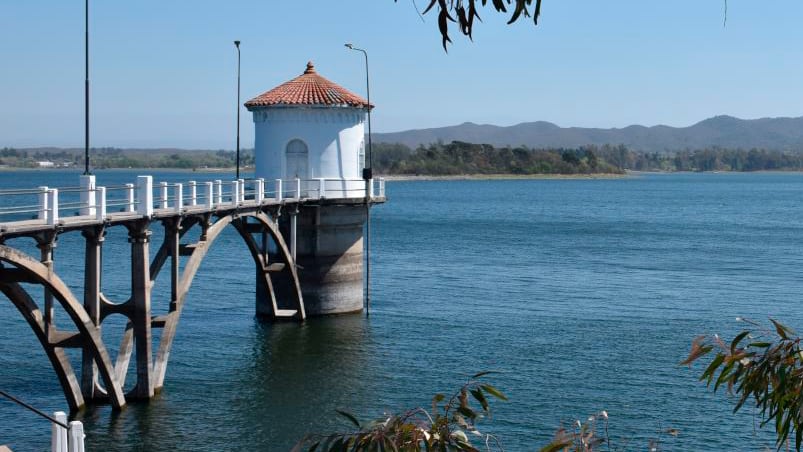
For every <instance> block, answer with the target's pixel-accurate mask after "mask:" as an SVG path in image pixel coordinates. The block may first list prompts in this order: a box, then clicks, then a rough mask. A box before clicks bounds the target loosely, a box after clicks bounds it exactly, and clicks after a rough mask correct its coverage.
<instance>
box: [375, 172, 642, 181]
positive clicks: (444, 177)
mask: <svg viewBox="0 0 803 452" xmlns="http://www.w3.org/2000/svg"><path fill="white" fill-rule="evenodd" d="M378 176H379V177H381V178H384V179H385V180H386V181H450V180H531V179H573V180H576V179H624V178H628V177H632V176H633V175H631V174H630V173H629V172H628V173H625V174H608V173H595V174H453V175H441V176H438V175H424V174H421V175H404V174H380V175H378Z"/></svg>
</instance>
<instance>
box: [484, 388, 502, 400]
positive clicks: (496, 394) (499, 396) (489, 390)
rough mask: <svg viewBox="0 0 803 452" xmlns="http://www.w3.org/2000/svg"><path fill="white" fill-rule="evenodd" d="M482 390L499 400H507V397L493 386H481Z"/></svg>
mask: <svg viewBox="0 0 803 452" xmlns="http://www.w3.org/2000/svg"><path fill="white" fill-rule="evenodd" d="M480 389H482V390H483V391H485V392H486V393H488V394H490V395H492V396H494V397H496V398H497V399H499V400H507V397H506V396H505V395H504V394H502V393H501V392H499V390H498V389H496V388H494V387H493V386H491V385H480Z"/></svg>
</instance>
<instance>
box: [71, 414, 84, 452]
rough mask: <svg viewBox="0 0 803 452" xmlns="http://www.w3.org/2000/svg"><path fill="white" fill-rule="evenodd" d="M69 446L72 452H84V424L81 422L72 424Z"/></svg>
mask: <svg viewBox="0 0 803 452" xmlns="http://www.w3.org/2000/svg"><path fill="white" fill-rule="evenodd" d="M67 445H68V447H69V451H70V452H84V424H82V423H81V422H80V421H72V422H70V433H69V437H68V443H67Z"/></svg>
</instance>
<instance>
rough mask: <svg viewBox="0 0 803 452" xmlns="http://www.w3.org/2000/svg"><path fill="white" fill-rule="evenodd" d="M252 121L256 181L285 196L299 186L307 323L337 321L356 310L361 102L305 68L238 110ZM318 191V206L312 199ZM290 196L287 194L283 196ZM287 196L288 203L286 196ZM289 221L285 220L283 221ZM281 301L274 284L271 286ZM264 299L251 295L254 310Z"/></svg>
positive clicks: (362, 197) (362, 205) (359, 298)
mask: <svg viewBox="0 0 803 452" xmlns="http://www.w3.org/2000/svg"><path fill="white" fill-rule="evenodd" d="M245 106H246V108H248V110H250V111H251V112H252V113H253V115H254V124H255V134H256V136H255V141H254V154H255V158H256V174H255V176H256V177H258V178H264V179H265V180H266V181H271V180H275V179H282V180H284V181H285V183H284V187H285V190H284V191H285V193H287V191H288V188H290V187H294V186H295V184H294V183H289V182H290V181H289V180H291V179H296V178H298V179H300V180H301V197H302V198H312V199H307V200H305V201H304V202H303V203H301V205H300V207H299V210H298V212H297V213H296V212H285V213H283V214H282V215H281V217H280V227H281V228H282V229H283V230H284V231H288V230H289V228H290V227H291V224H290V223H291V222H290V221H289V220H288V216H292V215H297V217H296V218H297V219H298V222H297V231H298V244H297V254H296V263H297V264H298V271H299V277H300V280H301V290H302V292H303V295H304V307H305V310H306V312H307V314H308V315H325V314H343V313H348V312H360V311H361V310H362V309H363V267H364V259H363V226H364V225H365V220H366V218H367V211H368V204H367V203H373V202H376V200H373V199H371V198H369V197H368V196H366V195H367V194H366V193H365V189H366V181H364V180H362V169H363V168H364V167H365V128H364V123H365V116H366V115H365V114H366V112H367V111H368V108H373V106H370V105H368V102H367V101H365V100H364V99H363V98H362V97H360V96H357V95H356V94H354V93H352V92H350V91H348V90H346V89H345V88H343V87H341V86H338V85H336V84H335V83H332V82H330V81H329V80H327V79H325V78H323V77H321V76H320V75H318V73H317V72H315V67H314V66H313V65H312V62H309V63H307V69H306V70H305V71H304V73H303V74H301V75H300V76H298V77H296V78H294V79H292V80H290V81H289V82H287V83H284V84H282V85H279V86H277V87H276V88H273V89H272V90H270V91H268V92H266V93H264V94H261V95H259V96H257V97H255V98H253V99H251V100H249V101H248V102H246V103H245ZM321 187H324V189H323V191H324V193H323V198H324V199H318V198H319V196H317V195H318V194H320V191H321ZM292 189H294V188H291V190H292ZM287 195H288V196H293V197H295V196H296V195H294V194H292V193H288V194H287ZM288 213H289V215H287V214H288ZM274 287H275V288H276V289H278V293H279V294H281V293H282V292H283V291H284V289H283V288H282V287H281V282H279V283H278V284H274ZM266 296H267V294H266V291H265V290H264V288H260V287H259V286H258V287H257V306H259V304H260V303H263V302H264V298H265V297H266Z"/></svg>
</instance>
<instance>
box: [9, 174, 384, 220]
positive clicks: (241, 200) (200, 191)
mask: <svg viewBox="0 0 803 452" xmlns="http://www.w3.org/2000/svg"><path fill="white" fill-rule="evenodd" d="M60 194H65V198H64V199H62V200H61V201H60V200H59V195H60ZM384 196H385V180H384V179H382V178H379V179H372V180H369V181H365V180H363V179H332V178H317V179H305V180H301V179H284V180H282V179H275V180H273V181H266V180H264V179H248V180H246V179H238V180H231V181H225V182H224V181H223V180H220V179H218V180H214V181H208V182H200V183H198V182H196V181H189V182H187V183H168V182H159V183H158V184H154V182H153V177H152V176H138V177H137V180H136V183H133V184H132V183H128V184H124V185H119V186H108V187H105V186H97V185H96V182H95V176H94V175H83V176H80V184H79V186H78V187H67V188H52V187H47V186H41V187H37V188H33V189H20V190H0V225H3V224H7V223H14V222H23V221H34V222H40V223H41V224H46V225H58V224H59V222H60V220H61V219H62V218H64V217H68V216H80V217H82V218H85V219H93V220H96V221H101V222H102V221H105V220H106V219H108V218H109V216H110V215H115V214H130V215H131V214H133V215H140V216H146V217H151V216H153V215H154V213H155V212H157V211H159V212H165V211H173V212H177V213H181V212H183V211H186V210H187V209H210V210H211V209H215V208H231V207H237V206H243V205H249V206H250V205H255V204H262V203H279V202H293V201H301V200H305V201H307V200H319V199H342V198H354V199H364V198H366V197H369V198H370V199H376V198H384ZM8 200H10V202H9V204H10V205H2V204H5V202H6V201H8Z"/></svg>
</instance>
